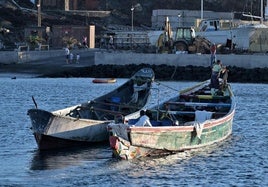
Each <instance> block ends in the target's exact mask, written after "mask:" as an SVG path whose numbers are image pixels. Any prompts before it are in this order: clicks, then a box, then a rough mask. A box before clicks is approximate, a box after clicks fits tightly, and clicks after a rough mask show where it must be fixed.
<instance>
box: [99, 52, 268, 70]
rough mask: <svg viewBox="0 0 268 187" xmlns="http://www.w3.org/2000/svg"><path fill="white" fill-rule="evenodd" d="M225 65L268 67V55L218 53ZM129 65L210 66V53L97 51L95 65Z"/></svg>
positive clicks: (251, 67)
mask: <svg viewBox="0 0 268 187" xmlns="http://www.w3.org/2000/svg"><path fill="white" fill-rule="evenodd" d="M217 59H220V60H221V61H222V63H223V65H225V66H235V67H241V68H245V69H253V68H267V67H268V55H266V54H254V55H234V54H228V55H220V54H218V55H217ZM99 64H103V65H109V64H115V65H128V64H150V65H162V64H165V65H171V66H181V67H184V66H189V65H192V66H203V67H208V66H210V55H209V54H202V55H201V54H143V53H117V52H114V53H106V52H96V53H95V65H99Z"/></svg>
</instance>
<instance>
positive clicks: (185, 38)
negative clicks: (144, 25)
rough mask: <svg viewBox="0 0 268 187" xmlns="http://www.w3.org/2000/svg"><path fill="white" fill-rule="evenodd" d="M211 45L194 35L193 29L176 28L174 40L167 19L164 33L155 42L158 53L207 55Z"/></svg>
mask: <svg viewBox="0 0 268 187" xmlns="http://www.w3.org/2000/svg"><path fill="white" fill-rule="evenodd" d="M211 45H212V43H211V42H210V41H209V40H207V39H205V38H204V37H201V36H196V35H195V30H194V28H193V27H178V28H177V29H176V31H175V36H174V38H173V37H172V31H171V27H170V23H169V21H168V18H167V19H166V22H165V29H164V32H163V33H162V34H161V35H160V36H159V38H158V41H157V47H158V52H160V53H185V52H186V53H202V54H209V53H210V46H211Z"/></svg>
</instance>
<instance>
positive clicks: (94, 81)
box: [92, 78, 116, 83]
mask: <svg viewBox="0 0 268 187" xmlns="http://www.w3.org/2000/svg"><path fill="white" fill-rule="evenodd" d="M92 82H93V83H116V79H115V78H111V79H93V80H92Z"/></svg>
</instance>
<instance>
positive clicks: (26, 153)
mask: <svg viewBox="0 0 268 187" xmlns="http://www.w3.org/2000/svg"><path fill="white" fill-rule="evenodd" d="M91 81H92V79H88V78H69V79H65V78H59V79H45V78H41V79H37V78H19V79H16V80H12V79H10V78H0V85H1V89H0V95H1V100H0V108H1V113H2V114H1V116H0V128H1V130H0V148H1V149H0V186H4V185H7V186H268V150H267V149H268V133H267V132H268V125H267V120H268V115H267V111H268V110H267V109H268V107H267V106H268V101H267V96H268V94H267V93H268V85H262V84H232V87H233V91H234V93H235V95H236V99H237V110H236V114H235V118H234V126H233V134H232V136H231V137H230V138H228V139H227V140H226V141H224V142H222V143H220V144H218V145H214V146H212V147H209V148H206V149H202V150H199V151H195V152H185V153H180V154H176V155H171V156H167V157H163V158H155V159H142V160H133V161H118V160H116V159H113V158H112V157H111V150H110V148H109V146H108V145H101V146H97V145H96V146H95V147H84V148H74V149H68V150H61V151H50V152H42V153H39V151H38V150H37V145H36V143H35V140H34V137H33V135H32V133H31V130H30V120H29V118H28V116H27V110H28V109H29V108H33V107H34V104H33V101H32V99H31V97H32V96H34V98H35V100H36V102H37V104H38V107H39V108H42V109H46V110H57V109H61V108H65V107H67V106H71V105H75V104H78V103H81V102H84V101H87V100H89V99H91V98H94V97H97V96H99V95H102V94H104V93H106V92H108V91H110V90H111V89H114V88H115V87H117V86H118V85H120V84H122V83H123V82H124V81H126V80H125V79H120V80H118V82H117V83H116V84H103V85H102V84H93V83H91ZM193 84H194V83H193V82H162V84H160V85H155V89H153V92H154V93H153V95H152V100H151V104H155V103H157V101H158V98H161V99H163V98H168V97H171V96H174V95H175V94H176V93H177V91H176V90H180V89H183V88H187V87H188V86H191V85H193ZM164 85H165V86H164ZM171 88H172V89H171ZM158 90H160V91H158Z"/></svg>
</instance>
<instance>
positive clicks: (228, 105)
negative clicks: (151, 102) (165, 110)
mask: <svg viewBox="0 0 268 187" xmlns="http://www.w3.org/2000/svg"><path fill="white" fill-rule="evenodd" d="M165 104H166V105H184V106H204V107H231V104H228V103H227V104H226V103H198V102H197V103H194V102H166V103H165Z"/></svg>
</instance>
